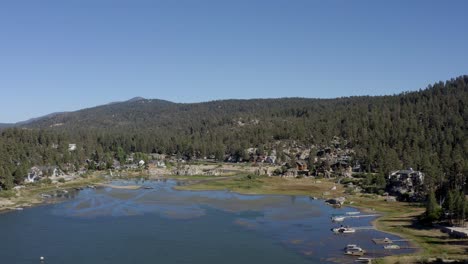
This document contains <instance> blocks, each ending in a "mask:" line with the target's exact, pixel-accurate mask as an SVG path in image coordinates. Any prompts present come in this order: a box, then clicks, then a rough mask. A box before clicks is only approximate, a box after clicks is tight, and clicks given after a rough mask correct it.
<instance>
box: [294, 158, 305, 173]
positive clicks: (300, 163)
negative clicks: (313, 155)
mask: <svg viewBox="0 0 468 264" xmlns="http://www.w3.org/2000/svg"><path fill="white" fill-rule="evenodd" d="M296 169H297V170H298V171H306V170H307V163H306V162H305V161H303V160H298V161H296Z"/></svg>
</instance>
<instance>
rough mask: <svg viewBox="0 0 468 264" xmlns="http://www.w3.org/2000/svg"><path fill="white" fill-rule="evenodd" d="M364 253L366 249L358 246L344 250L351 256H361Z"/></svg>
mask: <svg viewBox="0 0 468 264" xmlns="http://www.w3.org/2000/svg"><path fill="white" fill-rule="evenodd" d="M365 253H366V251H365V250H364V249H362V248H360V247H355V248H350V249H347V250H346V251H345V254H346V255H351V256H363V255H364V254H365Z"/></svg>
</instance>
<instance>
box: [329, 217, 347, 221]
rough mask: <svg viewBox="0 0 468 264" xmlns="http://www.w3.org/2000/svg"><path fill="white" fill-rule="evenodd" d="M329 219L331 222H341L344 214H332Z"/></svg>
mask: <svg viewBox="0 0 468 264" xmlns="http://www.w3.org/2000/svg"><path fill="white" fill-rule="evenodd" d="M331 220H332V221H333V222H343V221H344V220H345V217H344V216H332V218H331Z"/></svg>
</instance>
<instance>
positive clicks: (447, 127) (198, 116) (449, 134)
mask: <svg viewBox="0 0 468 264" xmlns="http://www.w3.org/2000/svg"><path fill="white" fill-rule="evenodd" d="M467 102H468V75H465V76H460V77H458V78H454V79H451V80H448V81H446V82H438V83H435V84H433V85H429V86H428V87H427V88H426V89H422V90H419V91H415V92H405V93H401V94H398V95H392V96H374V97H371V96H357V97H348V98H337V99H307V98H280V99H251V100H220V101H211V102H204V103H191V104H182V103H173V102H169V101H164V100H158V99H144V98H139V97H138V98H133V99H131V100H128V101H124V102H117V103H112V104H107V105H102V106H97V107H92V108H88V109H83V110H79V111H75V112H66V113H56V114H52V115H48V116H45V117H42V118H39V119H35V120H30V121H29V122H26V123H22V124H21V125H19V126H18V127H17V128H10V129H3V130H2V132H1V133H0V168H1V167H2V166H5V167H6V168H7V169H8V171H9V172H13V171H14V170H16V169H17V168H16V165H15V164H19V163H21V164H30V165H38V164H39V165H40V164H50V163H52V164H64V163H65V164H70V163H71V162H72V163H76V164H77V165H76V166H75V167H78V166H79V164H82V163H83V161H84V160H86V159H90V158H91V159H94V160H95V161H106V162H107V161H109V160H111V159H112V158H113V157H114V158H116V157H120V158H121V157H123V156H124V155H125V153H132V152H143V153H151V152H153V153H164V154H169V155H174V154H175V155H178V156H179V157H186V158H202V157H207V156H215V157H216V158H217V159H219V160H222V159H224V157H226V156H229V157H233V158H234V160H240V158H241V157H245V156H246V150H247V149H248V148H257V149H258V151H259V153H262V155H268V154H271V153H273V152H274V151H276V153H279V156H278V158H280V156H281V155H283V156H284V155H286V156H289V157H292V156H294V152H288V151H289V150H293V151H294V149H297V148H301V147H303V148H311V147H312V148H313V149H315V150H317V149H321V148H326V147H329V146H331V145H330V144H331V143H330V142H331V140H332V139H333V138H334V137H338V138H340V139H342V142H345V143H343V144H342V145H340V146H335V145H333V147H339V148H349V149H353V152H354V153H355V154H354V155H353V158H354V159H355V162H359V164H360V165H361V167H362V168H363V169H364V170H365V171H371V172H375V173H381V174H385V175H386V174H387V173H388V172H389V171H391V170H394V169H398V168H409V167H411V168H414V169H415V170H422V171H424V172H425V173H427V175H430V176H429V177H428V179H431V180H428V181H427V184H428V186H432V185H433V184H435V182H436V181H437V182H438V184H439V185H440V184H442V183H443V182H444V181H445V179H447V178H449V179H450V183H451V184H452V183H453V184H456V185H459V186H463V185H462V184H463V183H465V182H466V179H465V178H463V177H464V176H463V175H467V174H468V173H467V172H466V168H467V167H468V166H466V157H467V156H468V148H467V146H468V138H467V133H466V131H468V127H467V126H468V111H467V108H468V107H467V104H468V103H467ZM23 128H28V129H23ZM69 143H74V144H77V146H78V148H77V151H76V152H73V153H71V154H70V153H68V150H67V146H68V144H69ZM285 149H288V151H287V152H284V151H283V150H285ZM120 158H119V159H120ZM280 160H283V161H284V160H287V158H285V157H282V158H281V159H280ZM2 164H4V165H2ZM18 175H19V173H18ZM441 175H442V176H441ZM443 175H445V176H443ZM441 182H442V183H441ZM467 186H468V185H467Z"/></svg>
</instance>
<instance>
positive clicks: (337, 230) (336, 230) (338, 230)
mask: <svg viewBox="0 0 468 264" xmlns="http://www.w3.org/2000/svg"><path fill="white" fill-rule="evenodd" d="M332 231H333V232H334V233H343V234H349V233H354V232H356V230H355V229H354V228H351V227H343V226H342V227H336V228H332Z"/></svg>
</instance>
